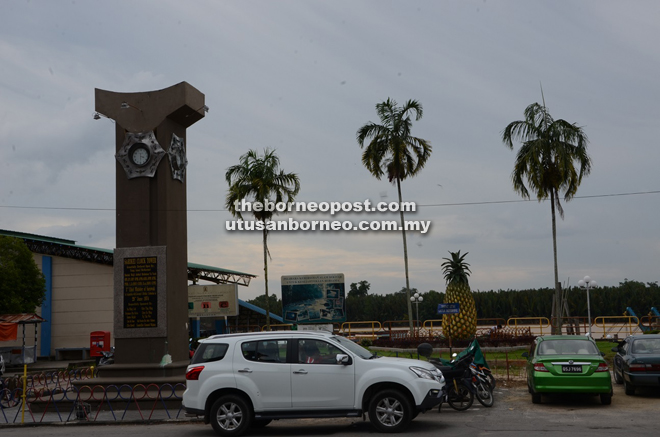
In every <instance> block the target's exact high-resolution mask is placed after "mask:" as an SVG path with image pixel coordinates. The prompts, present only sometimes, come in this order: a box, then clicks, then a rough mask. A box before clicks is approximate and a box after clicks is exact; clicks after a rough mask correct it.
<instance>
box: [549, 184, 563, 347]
mask: <svg viewBox="0 0 660 437" xmlns="http://www.w3.org/2000/svg"><path fill="white" fill-rule="evenodd" d="M555 196H556V193H555V192H554V190H550V210H551V211H552V253H553V256H554V262H555V305H554V308H553V309H552V312H553V313H554V315H553V316H554V321H555V323H553V324H552V325H553V327H552V331H553V334H556V335H559V334H561V325H562V320H561V308H562V296H561V287H560V286H559V268H558V267H557V219H556V217H555Z"/></svg>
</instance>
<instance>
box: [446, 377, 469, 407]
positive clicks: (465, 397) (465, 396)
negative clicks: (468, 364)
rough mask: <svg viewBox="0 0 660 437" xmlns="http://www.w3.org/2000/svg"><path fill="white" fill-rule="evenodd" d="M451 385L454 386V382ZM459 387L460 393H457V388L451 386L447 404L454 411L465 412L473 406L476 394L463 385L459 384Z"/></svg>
mask: <svg viewBox="0 0 660 437" xmlns="http://www.w3.org/2000/svg"><path fill="white" fill-rule="evenodd" d="M449 384H452V382H450V383H449ZM457 386H458V391H456V387H454V386H450V388H449V392H448V393H447V403H448V404H449V406H450V407H452V408H453V409H454V410H458V411H465V410H467V409H468V408H470V407H471V406H472V403H473V402H474V393H472V392H471V391H470V389H469V388H467V387H466V386H465V385H463V384H460V383H457Z"/></svg>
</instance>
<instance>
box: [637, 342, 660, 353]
mask: <svg viewBox="0 0 660 437" xmlns="http://www.w3.org/2000/svg"><path fill="white" fill-rule="evenodd" d="M632 353H633V354H660V338H641V339H637V340H635V341H633V343H632Z"/></svg>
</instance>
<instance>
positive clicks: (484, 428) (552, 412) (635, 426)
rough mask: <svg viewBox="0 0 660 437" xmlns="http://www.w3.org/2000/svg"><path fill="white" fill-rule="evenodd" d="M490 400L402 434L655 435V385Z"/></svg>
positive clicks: (282, 426)
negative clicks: (634, 391)
mask: <svg viewBox="0 0 660 437" xmlns="http://www.w3.org/2000/svg"><path fill="white" fill-rule="evenodd" d="M495 396H496V397H495V405H494V406H493V407H492V408H484V407H482V406H481V405H479V404H477V403H476V402H475V406H473V407H472V408H471V409H470V410H468V411H464V412H458V411H454V410H452V409H451V408H449V407H448V406H447V405H445V406H443V408H442V412H441V413H438V411H437V410H434V411H431V412H427V413H426V414H422V415H419V416H418V417H417V418H416V419H415V420H414V421H413V423H412V424H411V426H410V429H409V431H408V432H406V433H405V434H402V436H406V435H407V436H411V437H413V436H414V437H419V436H429V437H431V436H433V437H437V436H441V437H454V436H461V437H465V436H470V437H472V436H507V437H509V436H525V437H529V436H530V435H538V434H541V435H542V436H544V437H545V436H550V437H581V436H585V437H592V436H596V435H597V436H613V435H616V436H623V435H626V434H630V435H634V436H635V437H638V436H654V437H655V436H657V435H658V434H659V431H658V429H659V428H660V419H659V418H658V416H660V390H655V391H650V390H646V391H643V392H640V393H639V395H638V396H634V397H630V396H626V395H624V394H623V390H622V388H621V386H616V387H615V395H614V398H613V400H612V405H610V406H604V405H601V404H600V401H599V399H598V398H597V397H579V396H563V397H544V398H543V403H542V404H541V405H534V404H532V403H531V399H530V396H529V394H528V393H527V390H526V388H525V387H524V386H522V384H517V385H516V386H513V387H498V388H497V389H496V393H495ZM0 429H2V435H3V437H17V436H20V437H32V436H34V437H37V436H38V437H45V436H57V437H59V436H62V437H64V436H67V437H68V436H70V435H76V436H94V437H106V436H118V435H140V437H150V436H154V437H170V436H172V437H175V436H176V437H211V436H214V435H215V433H214V432H213V430H212V428H211V427H210V425H203V424H201V423H162V424H155V425H144V424H139V425H135V424H125V425H119V424H118V425H99V424H94V425H90V426H80V425H56V426H36V427H8V428H3V427H0ZM373 434H375V432H374V430H373V428H371V426H370V425H369V422H368V421H367V422H363V421H362V420H355V419H323V420H312V419H308V420H282V421H276V422H273V423H271V424H270V425H268V426H267V427H266V428H264V429H261V430H255V431H253V432H250V433H249V434H248V436H253V437H286V436H300V437H303V436H304V437H307V436H311V437H315V436H328V435H337V436H342V437H364V436H366V435H373Z"/></svg>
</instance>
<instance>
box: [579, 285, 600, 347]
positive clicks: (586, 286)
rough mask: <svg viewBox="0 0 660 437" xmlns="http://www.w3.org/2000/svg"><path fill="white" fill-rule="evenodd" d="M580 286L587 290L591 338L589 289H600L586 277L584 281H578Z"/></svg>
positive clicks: (589, 321)
mask: <svg viewBox="0 0 660 437" xmlns="http://www.w3.org/2000/svg"><path fill="white" fill-rule="evenodd" d="M578 286H579V287H580V288H582V289H585V290H587V319H588V320H587V322H588V323H589V327H588V329H589V332H588V334H589V336H591V304H590V303H589V289H590V288H596V287H598V284H596V281H594V280H592V279H591V277H589V276H585V277H584V279H580V280H579V281H578Z"/></svg>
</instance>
